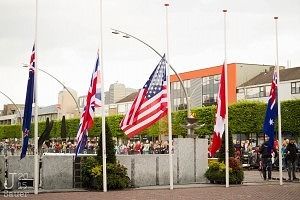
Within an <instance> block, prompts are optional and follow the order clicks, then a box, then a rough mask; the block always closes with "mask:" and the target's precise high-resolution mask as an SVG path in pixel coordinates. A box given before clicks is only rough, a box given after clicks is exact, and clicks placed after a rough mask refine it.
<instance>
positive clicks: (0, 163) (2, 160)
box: [0, 156, 5, 190]
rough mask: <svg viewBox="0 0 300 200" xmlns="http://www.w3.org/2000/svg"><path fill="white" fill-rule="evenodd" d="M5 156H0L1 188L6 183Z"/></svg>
mask: <svg viewBox="0 0 300 200" xmlns="http://www.w3.org/2000/svg"><path fill="white" fill-rule="evenodd" d="M4 165H5V158H4V156H0V190H1V189H2V187H3V184H4V176H5V171H4V170H5V167H4Z"/></svg>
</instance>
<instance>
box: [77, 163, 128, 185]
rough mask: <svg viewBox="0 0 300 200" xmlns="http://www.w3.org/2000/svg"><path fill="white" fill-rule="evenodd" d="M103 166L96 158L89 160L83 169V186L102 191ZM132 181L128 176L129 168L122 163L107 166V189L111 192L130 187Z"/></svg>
mask: <svg viewBox="0 0 300 200" xmlns="http://www.w3.org/2000/svg"><path fill="white" fill-rule="evenodd" d="M102 167H103V166H102V165H101V164H100V163H99V162H98V161H97V160H96V159H95V158H94V157H89V158H87V159H86V160H85V161H84V163H83V166H82V168H81V170H82V171H81V173H82V185H83V187H85V188H89V189H96V190H102V189H103V172H102ZM129 184H130V179H129V177H128V176H127V168H126V167H125V166H123V165H121V164H120V163H118V162H117V163H108V164H107V188H108V189H110V190H114V189H124V188H127V187H129Z"/></svg>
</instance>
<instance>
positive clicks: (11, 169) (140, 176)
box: [0, 138, 207, 190]
mask: <svg viewBox="0 0 300 200" xmlns="http://www.w3.org/2000/svg"><path fill="white" fill-rule="evenodd" d="M174 149H175V151H174V154H173V155H172V158H173V177H174V184H187V183H195V182H205V180H206V179H205V178H204V173H205V171H206V169H207V139H193V138H178V139H174ZM117 160H118V161H119V162H120V163H121V164H123V165H125V167H126V168H127V172H128V176H129V178H130V179H131V181H132V183H133V184H134V186H136V187H141V186H151V185H168V184H169V155H168V154H147V155H143V154H141V155H117ZM4 161H5V159H4V156H0V169H1V168H2V173H1V176H0V178H1V177H2V178H3V177H4ZM41 161H42V167H41V171H40V175H41V179H40V180H41V185H42V188H44V189H47V190H48V189H70V188H73V185H74V182H73V181H74V155H71V154H64V155H45V156H43V157H42V159H41ZM8 173H9V177H8V187H10V186H13V188H14V189H16V188H17V187H18V179H20V178H31V179H33V173H34V156H26V157H25V158H24V159H22V160H20V157H19V156H9V157H8ZM12 174H15V175H14V180H13V182H12V177H13V176H12ZM22 176H23V177H22ZM24 176H26V177H24ZM3 182H4V181H2V183H3Z"/></svg>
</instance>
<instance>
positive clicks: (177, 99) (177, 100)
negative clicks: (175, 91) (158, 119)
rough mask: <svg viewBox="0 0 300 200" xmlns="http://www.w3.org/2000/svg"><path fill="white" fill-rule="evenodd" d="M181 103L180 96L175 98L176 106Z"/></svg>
mask: <svg viewBox="0 0 300 200" xmlns="http://www.w3.org/2000/svg"><path fill="white" fill-rule="evenodd" d="M179 104H180V98H176V99H174V106H179Z"/></svg>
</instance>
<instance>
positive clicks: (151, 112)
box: [120, 57, 168, 138]
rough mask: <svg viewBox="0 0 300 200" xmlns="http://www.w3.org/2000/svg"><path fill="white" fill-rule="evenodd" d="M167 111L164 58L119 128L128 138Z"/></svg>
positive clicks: (148, 125)
mask: <svg viewBox="0 0 300 200" xmlns="http://www.w3.org/2000/svg"><path fill="white" fill-rule="evenodd" d="M167 111H168V102H167V81H166V60H165V57H163V58H162V59H161V61H160V62H159V64H158V65H157V66H156V68H155V70H154V71H153V72H152V74H151V76H150V78H149V80H148V81H147V82H146V84H145V85H144V87H143V88H142V89H141V90H140V91H139V93H138V95H137V96H136V97H135V100H134V102H133V104H132V106H131V108H130V110H129V111H128V112H127V114H126V115H125V117H124V119H123V120H122V121H121V124H120V126H121V129H122V130H123V131H124V133H125V134H126V135H127V136H128V137H129V138H130V137H133V136H134V135H137V134H139V133H140V132H141V131H142V130H144V129H146V128H148V127H150V126H151V125H152V124H154V123H155V122H157V121H158V120H159V119H161V118H162V117H164V116H165V115H166V114H167Z"/></svg>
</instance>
